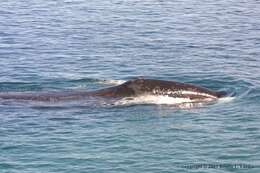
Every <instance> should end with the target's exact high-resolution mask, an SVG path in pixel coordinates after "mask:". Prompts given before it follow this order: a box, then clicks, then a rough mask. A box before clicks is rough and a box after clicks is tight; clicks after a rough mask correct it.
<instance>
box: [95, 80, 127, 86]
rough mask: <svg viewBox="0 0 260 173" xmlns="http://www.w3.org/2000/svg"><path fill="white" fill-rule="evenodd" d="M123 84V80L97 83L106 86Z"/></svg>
mask: <svg viewBox="0 0 260 173" xmlns="http://www.w3.org/2000/svg"><path fill="white" fill-rule="evenodd" d="M125 82H126V81H125V80H100V81H98V83H102V84H108V85H121V84H123V83H125Z"/></svg>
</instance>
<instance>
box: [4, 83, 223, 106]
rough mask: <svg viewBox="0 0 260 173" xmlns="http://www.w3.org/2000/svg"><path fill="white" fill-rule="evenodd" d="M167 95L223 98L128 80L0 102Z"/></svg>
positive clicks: (181, 86)
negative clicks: (103, 85)
mask: <svg viewBox="0 0 260 173" xmlns="http://www.w3.org/2000/svg"><path fill="white" fill-rule="evenodd" d="M145 94H149V95H167V96H169V97H180V98H189V99H191V100H203V99H207V98H210V99H211V100H216V99H218V98H221V97H224V96H225V95H226V93H225V92H216V91H213V90H210V89H207V88H204V87H200V86H195V85H193V84H187V83H180V82H175V81H164V80H154V79H135V80H129V81H127V82H125V83H123V84H121V85H118V86H114V87H109V88H104V89H100V90H96V91H69V92H64V91H63V92H2V93H0V100H31V101H62V100H80V99H86V98H87V97H108V98H109V97H113V98H123V97H134V96H138V95H145Z"/></svg>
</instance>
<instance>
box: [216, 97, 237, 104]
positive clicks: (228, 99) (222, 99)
mask: <svg viewBox="0 0 260 173" xmlns="http://www.w3.org/2000/svg"><path fill="white" fill-rule="evenodd" d="M234 99H235V97H222V98H220V99H219V100H218V101H219V102H220V103H227V102H231V101H232V100H234Z"/></svg>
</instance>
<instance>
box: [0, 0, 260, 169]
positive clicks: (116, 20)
mask: <svg viewBox="0 0 260 173" xmlns="http://www.w3.org/2000/svg"><path fill="white" fill-rule="evenodd" d="M259 9H260V3H259V2H258V1H251V0H249V1H240V0H236V1H235V0H228V1H226V0H225V1H224V0H220V1H213V0H203V1H195V0H191V1H185V0H180V1H167V0H165V1H157V0H143V1H139V0H129V1H126V0H125V1H124V0H103V1H101V0H95V1H94V0H88V1H83V0H77V1H70V0H66V1H65V0H63V1H62V0H60V1H43V0H33V1H18V0H13V1H2V2H0V65H1V68H0V91H1V92H7V91H21V92H23V91H63V90H71V89H73V90H74V89H75V90H92V89H98V88H102V87H108V86H111V85H114V82H116V81H112V80H128V79H132V78H135V77H138V76H144V77H146V78H153V79H163V80H176V81H180V82H189V83H194V84H197V85H200V86H205V87H208V88H211V89H216V90H225V91H228V92H229V93H232V95H233V96H234V97H233V99H230V100H229V101H225V102H219V103H217V104H213V105H208V106H205V107H201V108H196V109H176V108H174V107H171V106H170V105H161V104H157V105H143V104H140V105H132V106H130V105H120V106H111V105H105V104H104V105H103V104H97V105H96V104H87V101H86V104H82V103H80V104H77V102H74V103H73V104H65V103H64V104H63V103H59V104H58V105H51V104H48V105H46V104H39V103H37V104H34V103H30V104H28V105H27V104H12V103H11V104H10V103H6V102H4V103H1V104H0V116H1V119H0V172H1V173H2V172H3V173H35V172H62V173H65V172H68V173H71V172H77V173H78V172H91V173H92V172H93V173H94V172H106V173H108V172H131V173H132V172H138V173H139V172H149V173H150V172H158V173H159V172H160V173H161V172H221V173H222V172H223V173H226V172H256V173H257V172H259V171H260V168H259V167H260V161H259V159H260V115H259V112H260V104H259V100H260V87H259V86H260V11H259ZM202 164H204V166H201V165H202ZM236 164H242V166H241V167H243V168H244V169H241V167H240V168H238V167H235V165H236ZM214 165H222V167H221V168H207V166H214ZM247 166H249V167H250V166H251V167H250V168H247Z"/></svg>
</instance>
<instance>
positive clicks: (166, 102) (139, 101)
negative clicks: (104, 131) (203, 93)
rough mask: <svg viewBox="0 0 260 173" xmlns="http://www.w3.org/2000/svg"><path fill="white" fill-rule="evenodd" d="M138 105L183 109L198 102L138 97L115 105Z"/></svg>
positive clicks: (124, 99) (146, 96) (151, 96)
mask: <svg viewBox="0 0 260 173" xmlns="http://www.w3.org/2000/svg"><path fill="white" fill-rule="evenodd" d="M211 100H212V99H204V100H202V101H201V103H205V102H206V101H211ZM138 104H156V105H175V106H183V107H192V105H194V104H198V101H194V100H191V99H189V98H181V97H179V98H175V97H169V96H167V95H141V96H137V97H126V98H123V99H120V100H118V101H116V102H115V105H138Z"/></svg>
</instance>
